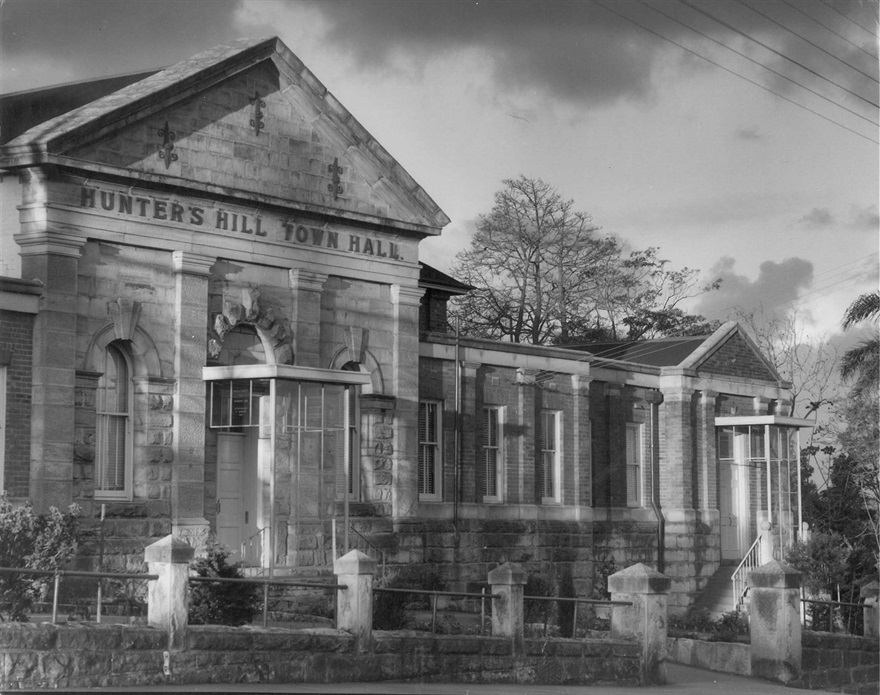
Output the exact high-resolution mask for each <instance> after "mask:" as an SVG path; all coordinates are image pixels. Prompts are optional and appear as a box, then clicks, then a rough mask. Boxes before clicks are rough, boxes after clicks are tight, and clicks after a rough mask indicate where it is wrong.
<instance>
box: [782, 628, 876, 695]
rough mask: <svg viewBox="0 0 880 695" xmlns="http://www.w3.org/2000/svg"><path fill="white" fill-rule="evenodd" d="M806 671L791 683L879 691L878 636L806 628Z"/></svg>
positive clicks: (843, 690) (867, 693)
mask: <svg viewBox="0 0 880 695" xmlns="http://www.w3.org/2000/svg"><path fill="white" fill-rule="evenodd" d="M801 645H802V649H803V652H802V658H801V663H802V664H803V673H802V674H801V676H800V678H798V679H797V680H795V681H792V682H791V683H789V684H788V685H790V686H793V687H795V688H805V689H809V690H830V691H832V692H840V693H855V694H858V695H862V694H863V693H864V694H865V695H875V694H876V693H877V692H878V685H880V670H878V668H880V643H878V641H877V639H876V638H873V639H872V638H869V637H856V636H854V635H834V634H831V633H828V632H812V631H810V630H804V631H803V633H802V637H801Z"/></svg>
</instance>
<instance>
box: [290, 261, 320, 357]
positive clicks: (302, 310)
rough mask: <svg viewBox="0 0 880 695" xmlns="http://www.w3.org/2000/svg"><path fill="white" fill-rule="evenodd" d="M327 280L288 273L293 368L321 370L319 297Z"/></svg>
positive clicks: (305, 272)
mask: <svg viewBox="0 0 880 695" xmlns="http://www.w3.org/2000/svg"><path fill="white" fill-rule="evenodd" d="M326 281H327V276H326V275H325V274H323V273H315V272H312V271H310V270H302V269H296V270H291V271H290V289H291V292H293V311H292V314H291V317H290V323H291V325H292V326H293V327H294V329H293V330H294V335H293V341H294V353H295V360H296V364H297V365H299V366H302V367H323V366H325V365H322V364H320V361H321V293H322V292H323V291H324V283H325V282H326Z"/></svg>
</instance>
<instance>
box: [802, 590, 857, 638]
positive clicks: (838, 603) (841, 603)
mask: <svg viewBox="0 0 880 695" xmlns="http://www.w3.org/2000/svg"><path fill="white" fill-rule="evenodd" d="M801 603H802V604H803V606H804V608H803V610H804V613H803V616H802V617H803V618H804V624H806V604H813V605H817V606H828V607H829V608H828V632H834V608H835V606H837V607H840V608H843V607H844V606H850V607H853V608H864V607H865V604H864V603H849V602H847V601H824V600H821V599H812V598H801ZM810 617H811V620H810V628H812V629H814V630H815V629H816V627H815V626H816V619H815V617H813V616H810ZM844 630H845V631H846V632H848V633H849V632H850V630H849V625H846V626H845V627H844ZM850 634H852V633H850Z"/></svg>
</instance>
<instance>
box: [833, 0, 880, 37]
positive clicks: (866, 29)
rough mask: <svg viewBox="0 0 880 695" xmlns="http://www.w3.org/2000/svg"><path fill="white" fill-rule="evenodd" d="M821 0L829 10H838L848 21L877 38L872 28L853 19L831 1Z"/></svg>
mask: <svg viewBox="0 0 880 695" xmlns="http://www.w3.org/2000/svg"><path fill="white" fill-rule="evenodd" d="M819 2H821V3H822V4H823V5H825V7H827V8H828V9H829V10H832V11H834V12H836V13H837V14H839V15H840V16H841V17H843V18H844V19H845V20H847V21H848V22H852V23H853V24H855V25H856V26H857V27H858V28H859V29H863V30H864V31H866V32H868V33H869V34H870V35H871V36H872V37H873V38H876V34H875V33H874V32H873V31H871V30H870V29H868V28H867V27H863V26H862V25H861V24H859V23H858V22H857V21H856V20H854V19H853V18H852V17H850V16H849V15H848V14H846V13H845V12H841V11H840V10H838V9H837V8H836V7H835V6H834V5H832V4H831V3H830V2H827V1H826V0H819Z"/></svg>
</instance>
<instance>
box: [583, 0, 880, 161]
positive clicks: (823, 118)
mask: <svg viewBox="0 0 880 695" xmlns="http://www.w3.org/2000/svg"><path fill="white" fill-rule="evenodd" d="M592 2H593V3H594V4H596V5H598V6H599V7H601V8H602V9H603V10H605V11H606V12H610V13H611V14H614V15H617V16H618V17H620V18H621V19H623V20H624V21H626V22H630V23H631V24H634V25H635V26H637V27H639V28H640V29H642V30H644V31H647V32H648V33H649V34H653V35H654V36H656V37H658V38H660V39H663V40H664V41H668V42H669V43H671V44H674V45H675V46H678V47H679V48H680V49H681V50H683V51H687V52H688V53H690V54H692V55H695V56H697V58H702V59H703V60H705V61H706V62H707V63H711V64H712V65H714V66H715V67H717V68H721V69H722V70H724V71H725V72H729V73H730V74H732V75H736V76H737V77H739V78H740V79H743V80H745V81H746V82H748V83H750V84H753V85H754V86H755V87H758V88H759V89H763V90H764V91H765V92H770V93H771V94H773V95H775V96H777V97H779V98H780V99H783V100H785V101H787V102H789V103H790V104H794V105H795V106H797V107H798V108H801V109H804V110H805V111H809V112H810V113H812V114H813V115H814V116H818V117H819V118H821V119H822V120H824V121H828V122H829V123H832V124H834V125H836V126H837V127H839V128H843V129H844V130H847V131H849V132H850V133H852V134H853V135H857V136H858V137H860V138H863V139H865V140H867V141H868V142H873V143H874V144H875V145H880V141H878V140H875V139H874V138H871V137H868V136H867V135H864V134H862V133H860V132H858V131H857V130H853V129H852V128H850V127H849V126H845V125H843V124H842V123H840V122H838V121H835V120H834V119H833V118H829V117H828V116H826V115H824V114H821V113H819V112H818V111H815V110H814V109H811V108H810V107H809V106H804V105H803V104H801V103H800V102H798V101H795V100H794V99H790V98H789V97H787V96H784V95H782V94H780V93H779V92H775V91H773V90H772V89H770V88H769V87H765V86H764V85H762V84H761V83H760V82H756V81H755V80H752V79H750V78H748V77H746V76H745V75H742V74H740V73H738V72H736V71H735V70H731V69H730V68H728V67H725V66H724V65H721V64H720V63H718V62H716V61H714V60H712V59H711V58H707V57H706V56H704V55H702V54H700V53H697V52H696V51H694V50H691V49H690V48H688V47H687V46H683V45H682V44H680V43H678V42H677V41H673V40H672V39H670V38H668V37H666V36H663V34H660V33H659V32H656V31H654V30H653V29H649V28H648V27H646V26H645V25H644V24H640V23H639V22H637V21H635V20H634V19H631V18H630V17H627V16H626V15H623V14H621V13H620V12H618V11H617V10H613V9H611V8H610V7H608V6H606V5H603V4H602V2H601V0H592Z"/></svg>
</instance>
